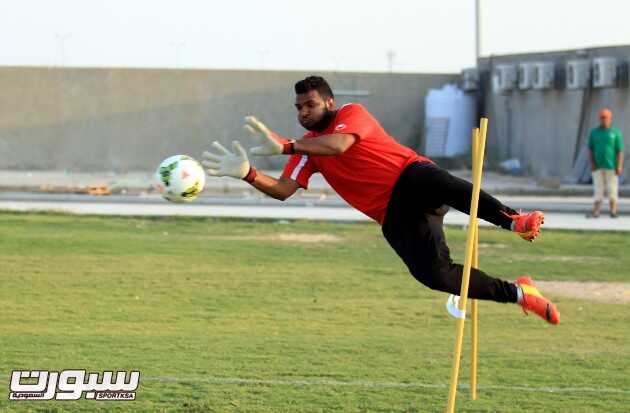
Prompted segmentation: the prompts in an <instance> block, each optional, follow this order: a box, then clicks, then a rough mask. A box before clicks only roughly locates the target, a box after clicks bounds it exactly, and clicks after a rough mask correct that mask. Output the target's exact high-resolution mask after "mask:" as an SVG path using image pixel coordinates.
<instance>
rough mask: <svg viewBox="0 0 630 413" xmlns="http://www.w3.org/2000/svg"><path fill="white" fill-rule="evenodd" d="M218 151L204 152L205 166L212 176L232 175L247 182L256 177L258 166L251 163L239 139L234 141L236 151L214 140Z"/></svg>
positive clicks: (213, 143)
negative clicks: (255, 166) (229, 149)
mask: <svg viewBox="0 0 630 413" xmlns="http://www.w3.org/2000/svg"><path fill="white" fill-rule="evenodd" d="M212 146H213V147H214V148H215V149H216V152H209V151H205V152H204V153H203V157H204V161H202V164H203V166H205V167H206V168H208V169H206V172H207V173H208V175H211V176H231V177H233V178H237V179H242V180H244V181H246V182H249V183H251V182H253V181H254V179H256V168H254V167H253V166H251V165H250V164H249V159H247V153H246V152H245V149H243V147H242V146H241V144H240V143H239V142H238V141H233V142H232V148H233V149H234V152H230V151H228V150H227V149H225V147H224V146H223V145H221V144H220V143H219V142H217V141H214V142H212Z"/></svg>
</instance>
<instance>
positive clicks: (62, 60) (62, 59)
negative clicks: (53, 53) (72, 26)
mask: <svg viewBox="0 0 630 413" xmlns="http://www.w3.org/2000/svg"><path fill="white" fill-rule="evenodd" d="M71 37H72V34H70V33H63V34H62V33H56V34H55V38H56V39H57V41H58V42H59V66H60V67H64V66H65V65H66V40H68V39H69V38H71Z"/></svg>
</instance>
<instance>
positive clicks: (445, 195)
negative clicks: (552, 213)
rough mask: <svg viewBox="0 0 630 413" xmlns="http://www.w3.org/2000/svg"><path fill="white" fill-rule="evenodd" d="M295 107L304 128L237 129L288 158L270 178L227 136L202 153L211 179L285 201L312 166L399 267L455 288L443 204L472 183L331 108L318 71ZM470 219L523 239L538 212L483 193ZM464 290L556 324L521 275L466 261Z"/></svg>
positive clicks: (533, 230)
mask: <svg viewBox="0 0 630 413" xmlns="http://www.w3.org/2000/svg"><path fill="white" fill-rule="evenodd" d="M295 93H296V99H295V108H296V110H297V118H298V121H299V122H300V124H301V125H302V126H303V127H304V128H305V129H306V130H308V133H306V134H305V135H304V137H303V138H302V139H300V140H295V139H287V138H283V137H281V136H279V135H278V134H276V133H274V132H272V131H271V130H269V129H268V128H267V127H266V126H265V125H264V124H262V123H261V122H260V121H259V120H258V119H256V118H254V117H251V116H250V117H247V118H245V121H246V126H245V127H246V129H248V130H249V131H250V132H252V133H253V134H255V135H258V136H259V139H260V140H261V142H262V145H261V146H257V147H255V148H252V149H251V150H250V153H251V154H252V155H257V156H271V155H281V154H285V155H289V159H288V161H287V164H286V166H285V168H284V171H283V173H282V176H281V177H280V178H279V179H276V178H273V177H271V176H268V175H265V174H262V173H260V172H258V171H257V170H256V168H254V167H253V166H251V165H250V163H249V161H248V159H247V154H246V153H245V150H244V149H243V147H242V146H241V145H240V143H239V142H237V141H234V142H233V143H232V146H233V148H234V152H230V151H228V150H227V149H225V148H224V147H223V146H221V144H219V143H218V142H214V143H213V147H214V149H215V152H204V158H205V159H206V161H204V165H205V166H206V167H207V168H208V169H207V172H208V174H209V175H212V176H232V177H234V178H238V179H243V180H245V181H246V182H248V183H250V184H251V185H252V186H253V187H255V188H256V189H258V190H259V191H261V192H263V193H265V194H267V195H269V196H271V197H273V198H276V199H279V200H285V199H287V198H288V197H290V196H291V195H293V194H294V193H295V191H297V190H298V188H304V189H306V188H307V187H308V181H309V178H310V177H311V175H312V174H314V173H321V174H322V175H323V176H324V178H325V179H326V181H327V182H328V183H329V184H330V186H331V187H332V188H333V189H334V190H335V191H336V192H337V193H338V194H339V195H340V196H341V197H342V198H343V199H345V200H346V201H347V202H348V203H349V204H350V205H352V206H353V207H355V208H356V209H358V210H359V211H361V212H363V213H364V214H366V215H367V216H369V217H370V218H372V219H373V220H375V221H376V222H378V223H379V224H380V225H381V226H382V231H383V235H384V236H385V239H386V240H387V242H389V244H390V245H391V247H392V248H393V249H394V250H395V251H396V253H397V254H398V255H399V256H400V258H401V259H402V260H403V261H404V262H405V264H406V265H407V267H408V268H409V272H411V274H412V275H413V276H414V277H415V278H416V279H417V280H418V281H419V282H421V283H423V284H424V285H426V286H428V287H429V288H431V289H434V290H438V291H444V292H447V293H451V294H459V291H460V287H461V282H462V273H463V271H462V269H463V267H462V265H461V264H456V263H454V262H453V261H452V260H451V257H450V252H449V249H448V246H447V245H446V238H445V236H444V231H443V228H442V218H443V214H444V212H440V211H443V210H444V209H445V208H442V207H443V206H444V205H448V206H451V207H453V208H455V209H457V210H459V211H462V212H465V213H469V212H470V199H471V196H472V184H471V183H470V182H467V181H464V180H462V179H459V178H457V177H455V176H453V175H451V174H450V173H449V172H448V171H446V170H444V169H441V168H439V167H438V166H437V165H435V163H434V162H433V161H431V160H430V159H428V158H426V157H424V156H421V155H418V154H417V153H416V152H414V151H413V150H412V149H410V148H408V147H406V146H403V145H401V144H399V143H398V142H396V140H394V138H392V137H391V136H390V135H388V134H387V132H385V130H384V129H383V128H382V127H381V125H380V124H379V123H378V121H377V120H376V119H375V118H374V117H373V116H372V115H371V114H370V113H369V112H368V111H367V110H366V109H365V108H364V107H363V106H361V105H359V104H354V103H350V104H347V105H344V106H342V107H340V108H337V106H336V103H335V97H334V96H333V92H332V90H331V88H330V86H329V85H328V83H327V82H326V80H324V79H323V78H322V77H318V76H310V77H307V78H306V79H304V80H300V81H299V82H297V83H296V84H295ZM479 218H481V219H484V220H486V221H489V222H491V223H493V224H495V225H497V226H500V227H502V228H504V229H506V230H510V231H514V232H516V233H517V234H518V235H519V236H521V238H523V239H525V240H527V241H532V240H533V239H534V238H535V237H536V236H537V235H538V234H539V232H540V225H541V224H542V223H543V220H544V216H543V213H542V212H540V211H534V212H531V213H529V214H519V213H517V212H516V211H514V210H513V209H511V208H509V207H507V206H505V205H503V204H501V202H499V201H498V200H497V199H495V198H493V197H492V196H490V195H489V194H487V193H486V192H484V191H481V194H480V198H479ZM468 294H469V297H471V298H477V299H481V300H492V301H496V302H500V303H515V304H516V303H518V304H519V305H520V306H521V307H522V309H523V310H524V311H525V312H527V311H532V312H534V313H536V314H537V315H539V316H540V317H542V318H543V319H544V320H546V321H547V322H549V323H551V324H558V323H559V322H560V314H559V313H558V311H557V310H556V307H555V305H553V303H551V301H549V300H547V299H546V298H545V297H543V296H542V294H541V293H540V292H539V291H538V290H537V289H536V287H535V286H534V284H533V282H532V280H531V278H530V277H527V276H522V277H519V278H518V279H517V280H516V282H509V281H505V280H501V279H499V278H495V277H491V276H490V275H488V274H486V273H484V272H483V271H481V270H479V269H476V268H473V269H472V270H471V274H470V289H469V291H468Z"/></svg>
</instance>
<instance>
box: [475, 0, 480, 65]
mask: <svg viewBox="0 0 630 413" xmlns="http://www.w3.org/2000/svg"><path fill="white" fill-rule="evenodd" d="M480 56H481V0H475V66H477V62H478V61H479V57H480Z"/></svg>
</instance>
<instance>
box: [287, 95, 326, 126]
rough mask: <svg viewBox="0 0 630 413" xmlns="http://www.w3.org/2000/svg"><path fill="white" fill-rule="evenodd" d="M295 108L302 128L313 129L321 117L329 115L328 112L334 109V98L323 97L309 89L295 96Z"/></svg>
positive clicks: (319, 123) (318, 124) (318, 123)
mask: <svg viewBox="0 0 630 413" xmlns="http://www.w3.org/2000/svg"><path fill="white" fill-rule="evenodd" d="M295 108H296V109H297V118H298V122H300V125H302V126H303V127H304V129H307V130H315V128H317V127H318V126H320V125H321V123H322V120H323V119H325V118H329V117H330V112H331V111H333V110H334V109H335V100H334V99H333V98H329V99H324V98H322V97H321V96H320V94H319V92H318V91H316V90H311V91H309V92H307V93H301V94H299V95H297V96H296V97H295Z"/></svg>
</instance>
